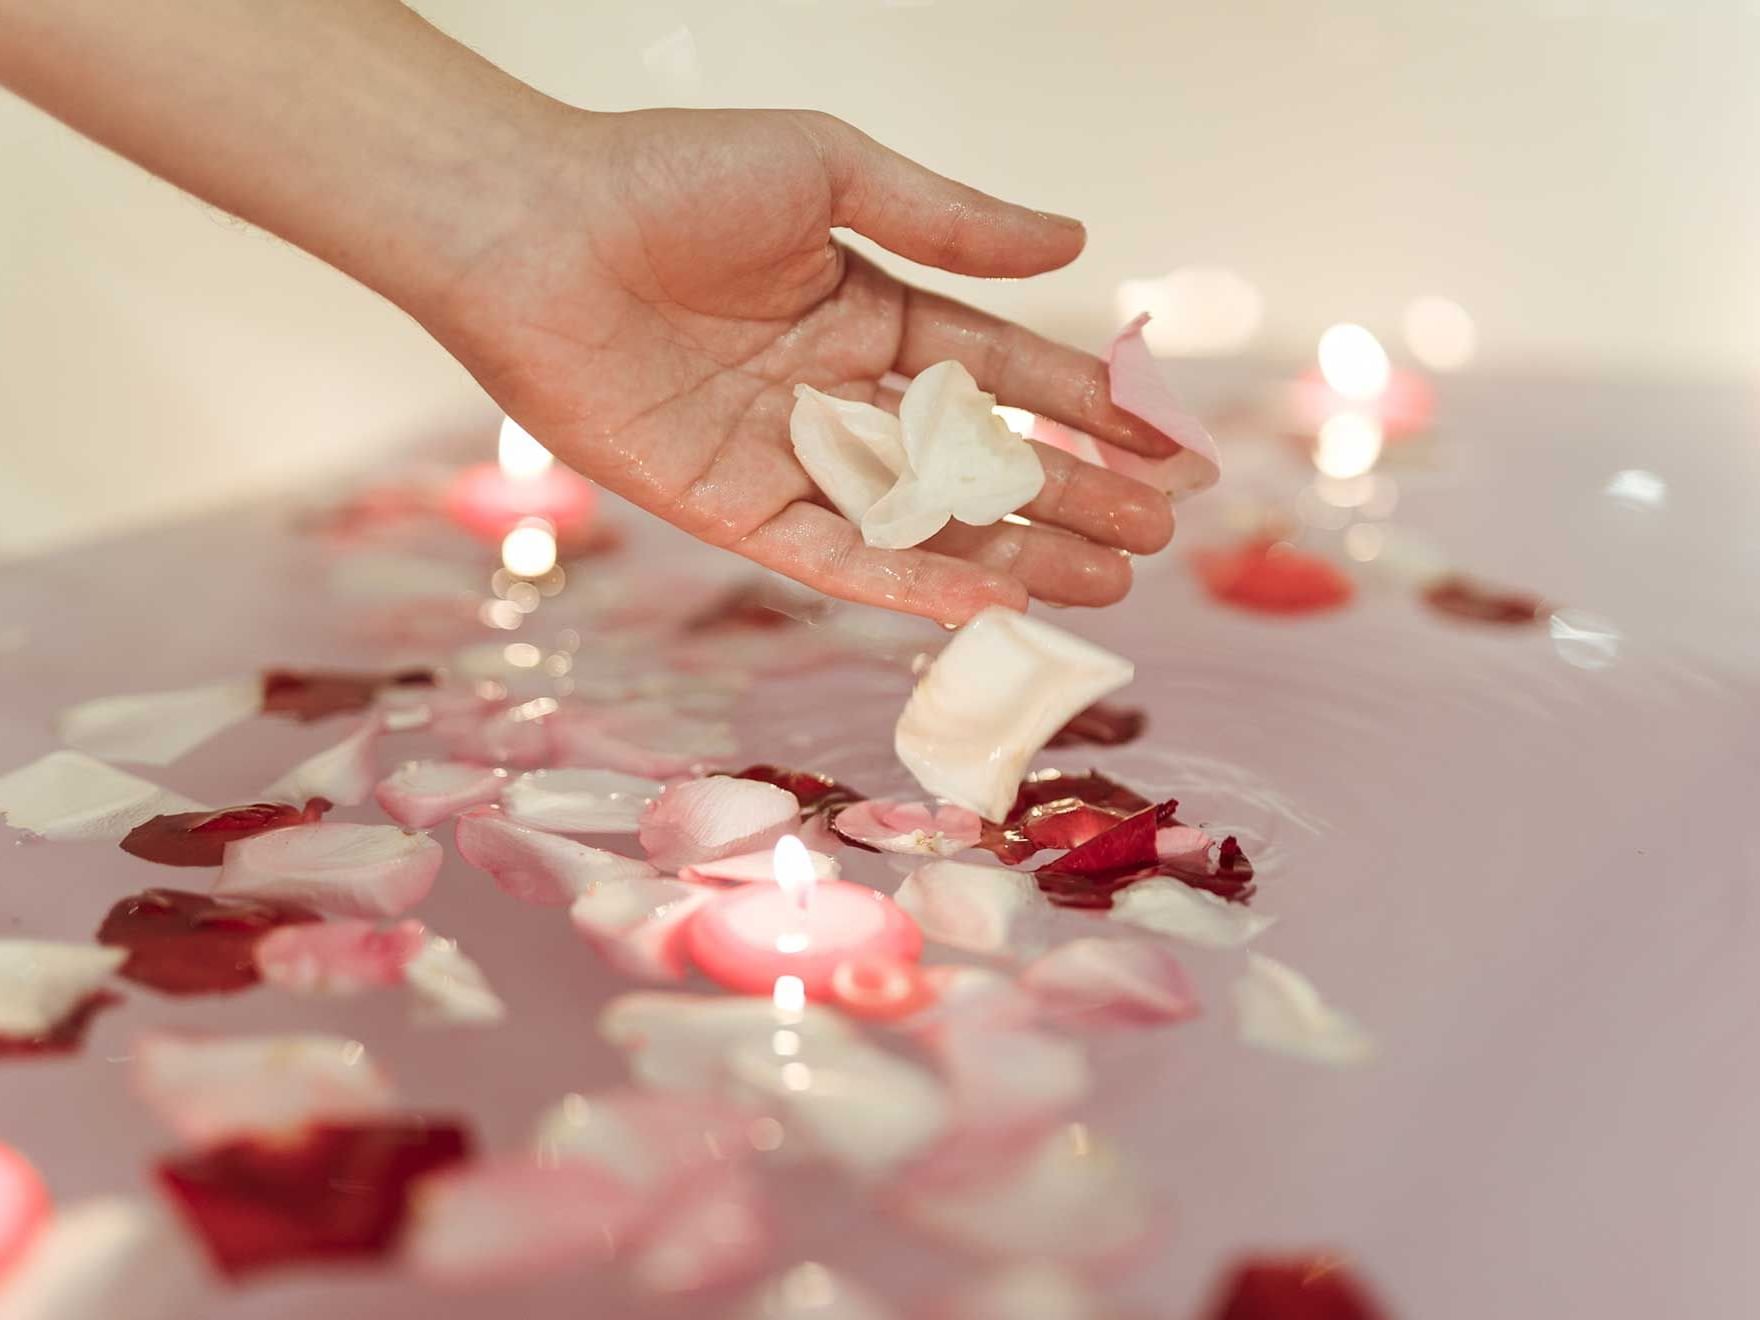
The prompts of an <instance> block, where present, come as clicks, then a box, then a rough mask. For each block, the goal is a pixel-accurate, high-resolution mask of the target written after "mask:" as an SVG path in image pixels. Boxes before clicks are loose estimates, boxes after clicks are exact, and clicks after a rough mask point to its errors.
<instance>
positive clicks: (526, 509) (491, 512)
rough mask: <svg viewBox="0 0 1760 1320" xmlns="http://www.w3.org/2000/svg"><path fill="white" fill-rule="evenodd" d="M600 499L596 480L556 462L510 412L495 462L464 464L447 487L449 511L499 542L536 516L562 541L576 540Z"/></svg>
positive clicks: (486, 537) (468, 526)
mask: <svg viewBox="0 0 1760 1320" xmlns="http://www.w3.org/2000/svg"><path fill="white" fill-rule="evenodd" d="M598 503H599V492H598V489H597V488H596V487H595V486H594V485H593V483H592V482H590V481H588V480H587V479H586V478H585V477H583V476H581V475H580V474H579V473H575V472H570V471H569V470H568V469H567V468H563V467H558V466H557V465H556V460H555V459H554V458H553V457H551V454H550V451H549V450H547V449H545V448H544V446H543V445H541V444H539V443H538V442H537V441H536V440H534V439H533V438H532V437H531V436H530V435H528V434H527V433H526V432H525V430H524V429H522V428H521V427H520V425H519V423H518V422H515V421H514V420H513V419H512V418H511V417H507V418H503V419H502V422H501V441H500V446H499V457H498V459H497V461H496V462H494V463H477V464H474V465H473V466H471V467H468V468H466V469H465V470H464V471H463V472H460V473H459V474H458V476H457V477H456V478H454V479H453V482H452V485H451V486H450V487H449V488H448V490H447V492H446V512H447V514H448V516H450V517H451V518H452V520H453V521H454V522H456V523H457V524H458V525H459V526H461V527H463V528H464V529H465V530H466V531H468V532H470V533H471V535H473V536H476V537H478V538H480V539H482V540H484V541H490V542H497V543H499V542H501V541H503V540H504V539H505V538H506V537H507V535H508V534H509V533H510V532H512V531H514V530H515V529H516V528H518V527H520V526H521V524H524V523H530V522H533V521H538V522H544V523H548V524H549V525H550V527H551V528H552V529H553V531H554V534H555V536H556V537H557V538H558V539H559V540H562V541H564V542H570V541H577V540H578V539H579V538H580V537H581V535H582V534H583V533H584V532H585V531H586V529H587V527H588V525H589V524H590V523H591V522H592V520H593V513H594V510H595V509H596V508H597V506H598Z"/></svg>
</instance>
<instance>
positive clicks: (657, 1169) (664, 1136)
mask: <svg viewBox="0 0 1760 1320" xmlns="http://www.w3.org/2000/svg"><path fill="white" fill-rule="evenodd" d="M772 1026H774V1023H772ZM750 1122H751V1115H750V1114H749V1113H747V1112H746V1111H744V1110H742V1109H740V1108H738V1107H736V1106H734V1105H731V1104H729V1103H727V1102H726V1101H723V1100H720V1099H715V1098H710V1097H707V1096H704V1095H701V1094H691V1093H688V1092H687V1093H679V1094H674V1093H671V1092H667V1091H646V1090H643V1091H638V1090H616V1091H608V1092H604V1093H601V1094H598V1095H580V1094H578V1093H577V1094H571V1095H568V1096H565V1097H563V1099H562V1100H561V1102H560V1103H558V1104H556V1105H553V1106H552V1107H551V1108H549V1109H547V1110H545V1111H544V1113H543V1114H542V1115H541V1116H540V1117H539V1120H538V1125H537V1131H536V1133H535V1134H534V1136H533V1141H532V1147H533V1150H534V1152H535V1153H536V1155H537V1156H538V1158H539V1160H540V1161H542V1162H547V1163H554V1162H557V1161H561V1160H587V1161H591V1162H593V1163H596V1164H598V1165H600V1166H601V1167H603V1168H605V1169H609V1170H610V1171H612V1172H613V1173H615V1174H616V1175H617V1176H618V1177H619V1178H621V1179H622V1180H623V1181H624V1182H625V1183H627V1184H628V1185H629V1186H631V1187H635V1188H638V1189H640V1190H641V1191H643V1192H644V1193H646V1194H648V1195H649V1196H650V1197H652V1198H653V1199H654V1200H655V1202H656V1204H658V1203H660V1202H662V1201H664V1200H666V1199H667V1198H669V1197H670V1196H671V1195H672V1194H673V1193H674V1192H677V1191H678V1190H680V1189H681V1188H685V1187H688V1186H689V1185H691V1184H693V1183H695V1182H697V1181H699V1180H700V1179H701V1178H703V1177H704V1176H706V1175H707V1174H708V1173H709V1172H710V1171H711V1170H712V1169H714V1168H716V1167H719V1166H722V1165H725V1164H727V1163H729V1162H733V1161H737V1160H738V1159H739V1158H740V1157H741V1155H742V1153H744V1152H747V1151H749V1149H750V1148H749V1145H748V1142H747V1139H746V1138H747V1126H748V1124H749V1123H750Z"/></svg>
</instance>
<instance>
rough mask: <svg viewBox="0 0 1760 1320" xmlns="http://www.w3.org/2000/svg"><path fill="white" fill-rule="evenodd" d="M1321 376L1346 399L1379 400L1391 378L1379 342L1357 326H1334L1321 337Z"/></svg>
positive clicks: (1391, 365)
mask: <svg viewBox="0 0 1760 1320" xmlns="http://www.w3.org/2000/svg"><path fill="white" fill-rule="evenodd" d="M1319 357H1320V374H1321V375H1322V376H1324V377H1325V378H1326V383H1327V384H1328V385H1330V386H1331V387H1332V388H1333V390H1334V392H1336V393H1338V394H1342V395H1343V396H1344V397H1345V398H1347V399H1374V398H1379V397H1380V396H1381V394H1382V393H1383V392H1385V391H1386V389H1387V382H1388V381H1389V380H1390V379H1391V378H1392V376H1393V364H1392V363H1391V362H1389V361H1388V358H1387V350H1386V349H1385V348H1383V347H1381V341H1380V340H1379V339H1377V338H1375V336H1374V335H1372V334H1370V333H1369V331H1367V330H1365V329H1364V328H1363V327H1362V326H1360V325H1350V324H1348V323H1346V324H1344V325H1335V326H1333V327H1332V328H1331V329H1330V330H1328V331H1327V332H1326V333H1325V334H1323V335H1321V336H1320V352H1319Z"/></svg>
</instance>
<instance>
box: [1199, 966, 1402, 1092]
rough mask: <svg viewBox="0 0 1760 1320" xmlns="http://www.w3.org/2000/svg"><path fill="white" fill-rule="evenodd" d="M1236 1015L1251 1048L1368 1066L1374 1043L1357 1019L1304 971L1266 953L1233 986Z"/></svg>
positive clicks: (1339, 1063)
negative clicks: (1324, 995)
mask: <svg viewBox="0 0 1760 1320" xmlns="http://www.w3.org/2000/svg"><path fill="white" fill-rule="evenodd" d="M1234 1007H1235V1016H1236V1018H1237V1019H1238V1021H1239V1024H1240V1037H1241V1039H1242V1040H1243V1041H1245V1042H1246V1043H1247V1044H1248V1045H1256V1046H1258V1047H1259V1048H1260V1049H1264V1050H1276V1051H1277V1052H1278V1053H1280V1054H1290V1055H1294V1056H1295V1057H1296V1058H1298V1059H1308V1060H1311V1061H1313V1062H1315V1063H1330V1064H1335V1065H1345V1064H1353V1063H1364V1062H1367V1061H1368V1060H1369V1059H1370V1058H1371V1057H1372V1056H1373V1055H1374V1053H1375V1042H1374V1041H1373V1040H1371V1039H1370V1037H1369V1033H1368V1032H1366V1031H1364V1030H1363V1028H1362V1027H1361V1025H1359V1024H1358V1023H1357V1021H1356V1020H1355V1019H1354V1018H1351V1017H1348V1016H1346V1015H1345V1014H1344V1013H1341V1012H1339V1011H1338V1010H1337V1009H1335V1008H1333V1007H1332V1006H1330V1005H1329V1004H1327V1003H1325V1002H1324V1001H1323V1000H1322V999H1321V998H1320V992H1319V991H1318V990H1316V989H1315V988H1314V986H1313V984H1312V983H1311V982H1310V981H1309V980H1308V979H1307V978H1306V977H1304V976H1303V975H1302V974H1301V973H1300V972H1298V971H1296V970H1295V969H1294V968H1292V967H1286V966H1285V965H1284V964H1283V963H1280V962H1278V961H1277V960H1276V959H1273V958H1267V957H1265V956H1264V955H1263V954H1257V953H1249V954H1248V955H1247V971H1246V975H1244V976H1242V977H1240V978H1239V979H1238V980H1237V981H1235V983H1234Z"/></svg>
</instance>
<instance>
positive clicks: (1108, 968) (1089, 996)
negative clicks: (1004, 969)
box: [1021, 936, 1198, 1026]
mask: <svg viewBox="0 0 1760 1320" xmlns="http://www.w3.org/2000/svg"><path fill="white" fill-rule="evenodd" d="M1021 984H1022V985H1024V986H1025V987H1026V988H1027V989H1028V990H1030V991H1032V993H1033V996H1034V997H1035V998H1036V999H1037V1000H1038V1001H1039V1003H1040V1004H1041V1005H1042V1006H1043V1008H1044V1010H1045V1012H1046V1014H1047V1015H1048V1016H1050V1017H1054V1018H1057V1019H1060V1020H1065V1021H1073V1022H1077V1023H1080V1024H1082V1025H1084V1026H1152V1025H1155V1024H1157V1023H1163V1022H1184V1021H1186V1020H1188V1019H1190V1018H1194V1017H1196V1016H1197V1015H1198V996H1197V992H1196V991H1194V990H1193V989H1192V983H1191V981H1190V980H1189V979H1187V977H1186V974H1185V969H1184V968H1182V967H1181V966H1180V965H1179V960H1178V959H1176V958H1175V957H1174V956H1173V954H1172V952H1171V951H1170V950H1168V949H1167V948H1166V947H1165V946H1163V945H1162V944H1161V943H1160V942H1159V941H1157V940H1143V939H1121V940H1109V939H1102V938H1099V937H1098V936H1087V937H1085V938H1082V939H1075V940H1070V941H1069V942H1068V943H1067V944H1062V945H1059V946H1058V947H1057V948H1055V949H1053V950H1051V952H1050V953H1047V954H1045V955H1044V956H1043V957H1041V958H1040V959H1038V961H1036V962H1034V963H1033V964H1031V965H1030V966H1028V967H1026V968H1024V969H1023V970H1022V971H1021Z"/></svg>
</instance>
